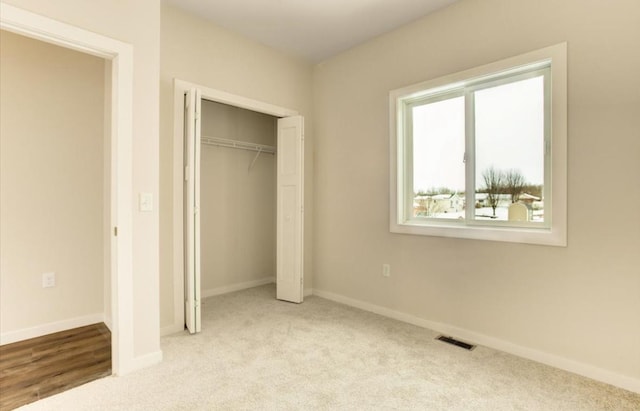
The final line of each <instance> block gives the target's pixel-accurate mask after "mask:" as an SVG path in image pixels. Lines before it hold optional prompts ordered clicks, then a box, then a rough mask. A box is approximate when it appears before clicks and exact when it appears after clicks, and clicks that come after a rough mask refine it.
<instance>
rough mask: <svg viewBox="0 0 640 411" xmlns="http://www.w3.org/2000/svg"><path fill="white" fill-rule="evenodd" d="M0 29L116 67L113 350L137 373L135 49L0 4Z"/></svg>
mask: <svg viewBox="0 0 640 411" xmlns="http://www.w3.org/2000/svg"><path fill="white" fill-rule="evenodd" d="M0 28H1V29H2V30H6V31H11V32H13V33H17V34H20V35H23V36H26V37H30V38H33V39H36V40H40V41H44V42H47V43H51V44H55V45H57V46H61V47H65V48H69V49H72V50H76V51H79V52H81V53H86V54H90V55H93V56H97V57H100V58H103V59H106V60H109V61H111V116H110V117H111V127H110V130H111V134H110V138H111V166H110V169H111V178H110V181H111V196H110V197H111V205H110V209H111V216H110V222H111V224H110V226H111V227H112V229H115V227H117V236H115V235H113V233H111V234H110V235H109V237H110V238H111V244H110V250H111V253H110V254H111V255H110V261H111V264H110V266H111V343H112V344H111V349H112V373H113V374H116V375H121V374H125V373H127V372H130V371H132V370H133V369H134V368H135V364H134V362H133V360H134V349H133V342H134V341H133V278H132V273H133V242H132V240H133V236H132V192H131V190H132V187H133V186H132V179H133V178H132V109H133V106H132V101H133V100H132V93H133V87H132V86H133V47H132V46H131V45H130V44H127V43H123V42H121V41H118V40H114V39H112V38H109V37H105V36H101V35H99V34H96V33H93V32H90V31H87V30H83V29H80V28H78V27H75V26H72V25H69V24H66V23H62V22H59V21H57V20H53V19H50V18H48V17H44V16H41V15H38V14H35V13H31V12H28V11H26V10H22V9H20V8H17V7H14V6H10V5H8V4H5V3H0Z"/></svg>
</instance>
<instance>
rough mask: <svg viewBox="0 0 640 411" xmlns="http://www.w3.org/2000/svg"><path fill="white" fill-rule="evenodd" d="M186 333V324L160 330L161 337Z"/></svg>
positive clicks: (169, 326)
mask: <svg viewBox="0 0 640 411" xmlns="http://www.w3.org/2000/svg"><path fill="white" fill-rule="evenodd" d="M182 331H184V324H172V325H167V326H166V327H162V328H160V337H164V336H165V335H171V334H175V333H179V332H182Z"/></svg>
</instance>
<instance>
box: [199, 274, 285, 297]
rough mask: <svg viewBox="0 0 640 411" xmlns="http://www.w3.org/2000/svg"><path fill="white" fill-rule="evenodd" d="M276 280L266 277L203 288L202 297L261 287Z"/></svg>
mask: <svg viewBox="0 0 640 411" xmlns="http://www.w3.org/2000/svg"><path fill="white" fill-rule="evenodd" d="M275 282H276V279H275V277H265V278H261V279H259V280H253V281H245V282H242V283H235V284H231V285H225V286H222V287H216V288H210V289H208V290H202V294H201V296H200V297H201V298H207V297H213V296H216V295H221V294H227V293H232V292H235V291H240V290H246V289H248V288H253V287H259V286H261V285H265V284H272V283H275Z"/></svg>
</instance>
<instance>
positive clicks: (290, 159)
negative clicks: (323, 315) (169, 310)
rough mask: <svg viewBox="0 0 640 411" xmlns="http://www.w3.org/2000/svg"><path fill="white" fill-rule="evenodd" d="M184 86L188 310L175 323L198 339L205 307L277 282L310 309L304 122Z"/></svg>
mask: <svg viewBox="0 0 640 411" xmlns="http://www.w3.org/2000/svg"><path fill="white" fill-rule="evenodd" d="M175 84H176V101H177V102H178V103H179V106H181V107H182V108H183V109H184V110H183V112H182V113H177V112H176V114H177V116H178V117H180V118H181V119H182V124H181V126H182V127H181V130H180V131H181V133H180V134H181V137H182V138H181V139H180V140H181V143H182V144H181V145H180V147H179V148H180V149H181V150H180V151H181V152H182V153H181V154H182V156H181V157H182V158H181V162H180V163H181V165H182V170H181V171H182V174H183V178H182V179H181V180H182V185H181V187H180V190H179V191H177V192H179V193H181V194H182V211H183V212H182V215H181V217H182V219H181V223H182V227H181V230H180V232H182V233H183V242H182V244H181V247H180V250H179V251H181V252H182V253H181V255H180V257H181V261H182V262H183V266H182V267H181V269H180V270H179V273H180V274H182V279H183V281H182V284H181V285H182V287H180V290H178V291H183V294H182V295H180V296H179V298H180V301H181V302H184V305H182V304H180V305H181V308H182V309H183V310H184V311H182V313H183V315H182V316H180V317H181V318H180V317H178V315H176V321H177V322H178V321H179V324H184V325H186V328H187V329H188V330H189V332H191V333H196V332H199V331H200V329H201V320H200V312H201V304H202V299H204V298H206V297H211V296H214V295H219V294H224V293H228V292H232V291H237V290H241V289H245V288H251V287H255V286H259V285H263V284H268V283H274V282H275V283H276V298H277V299H279V300H283V301H289V302H294V303H301V302H302V301H303V272H302V267H303V244H302V238H303V216H304V214H303V213H304V208H303V195H304V189H303V183H302V182H303V153H304V145H303V144H304V143H303V141H304V137H303V118H302V117H300V116H298V115H297V113H296V112H294V111H291V110H287V109H282V108H279V107H276V106H271V105H269V104H266V103H262V102H257V101H254V100H250V99H246V98H242V97H238V96H233V95H230V94H228V93H223V92H220V91H216V90H212V89H207V88H206V87H201V86H197V87H196V86H194V85H192V84H189V83H186V82H182V81H180V80H176V83H175ZM176 148H178V147H175V146H174V150H175V149H176ZM176 311H179V309H177V310H176ZM180 311H181V310H180ZM184 325H182V326H181V327H184ZM181 329H182V328H181Z"/></svg>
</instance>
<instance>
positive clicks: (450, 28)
mask: <svg viewBox="0 0 640 411" xmlns="http://www.w3.org/2000/svg"><path fill="white" fill-rule="evenodd" d="M638 39H640V2H638V1H636V0H626V1H625V0H616V1H607V2H602V1H582V0H565V1H561V2H558V1H554V0H544V1H535V2H532V1H524V0H522V1H513V0H462V1H460V2H459V3H456V4H454V5H453V6H451V7H449V8H446V9H444V10H442V11H440V12H437V13H435V14H433V15H431V16H429V17H426V18H424V19H421V20H419V21H417V22H415V23H414V24H411V25H408V26H405V27H404V28H401V29H400V30H397V31H394V32H392V33H390V34H387V35H384V36H382V37H380V38H378V39H376V40H374V41H372V42H369V43H367V44H365V45H363V46H361V47H358V48H355V49H353V50H351V51H348V52H346V53H344V54H342V55H339V56H337V57H335V58H332V59H330V60H328V61H326V62H324V63H321V64H320V65H318V66H317V67H316V68H315V71H314V106H315V111H314V120H315V124H316V129H315V134H316V144H315V147H316V162H315V176H316V180H315V198H316V203H315V207H316V209H315V215H316V220H315V231H314V234H315V235H314V241H315V248H314V261H315V267H314V271H315V278H314V288H315V289H320V290H323V291H328V292H332V293H335V294H339V295H342V296H346V297H349V298H351V299H355V300H360V301H363V302H367V303H370V304H375V305H378V306H382V307H384V308H387V309H391V310H396V311H399V312H401V313H406V314H410V315H413V316H416V317H419V318H422V319H426V320H430V321H434V322H439V323H443V324H446V325H450V326H455V327H460V328H462V329H465V330H469V331H471V332H475V333H478V334H483V335H486V336H489V337H491V338H493V339H499V340H502V341H505V342H508V343H513V344H516V345H519V346H521V347H526V348H530V349H533V350H537V351H538V352H544V353H549V354H553V355H556V356H559V357H561V358H564V359H568V360H573V361H576V362H578V363H582V364H586V365H587V366H592V367H597V368H599V369H603V370H608V371H611V372H613V373H616V374H618V375H622V376H627V377H631V378H635V379H636V380H637V379H639V378H640V350H639V349H638V347H640V321H639V313H640V297H639V296H640V253H639V252H638V250H639V249H640V229H639V227H640V213H638V212H637V204H640V184H638V176H640V161H639V158H640V116H638V113H640V76H638V73H640V49H639V48H638ZM563 41H567V42H568V61H569V84H568V89H569V96H568V97H569V107H568V109H569V137H568V138H569V140H568V145H569V158H568V172H569V177H568V186H569V193H568V194H569V214H568V221H569V223H568V234H569V238H568V247H566V248H561V247H546V246H534V245H523V244H508V243H497V242H489V241H471V240H462V239H448V238H438V237H421V236H410V235H398V234H391V233H390V232H389V169H388V168H389V133H388V128H389V120H388V93H389V91H390V90H393V89H396V88H400V87H402V86H405V85H409V84H413V83H417V82H420V81H423V80H428V79H432V78H437V77H439V76H443V75H446V74H450V73H455V72H458V71H461V70H464V69H468V68H471V67H474V66H479V65H482V64H485V63H489V62H493V61H496V60H499V59H503V58H506V57H509V56H513V55H518V54H521V53H524V52H528V51H531V50H536V49H539V48H542V47H545V46H548V45H552V44H556V43H560V42H563ZM606 196H614V197H615V198H620V199H621V201H620V202H616V203H615V204H617V206H616V207H612V206H611V205H612V202H611V201H607V200H603V201H600V199H603V198H604V197H606ZM383 263H389V264H391V272H392V276H391V277H390V278H383V277H382V276H381V271H382V270H381V265H382V264H383Z"/></svg>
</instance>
